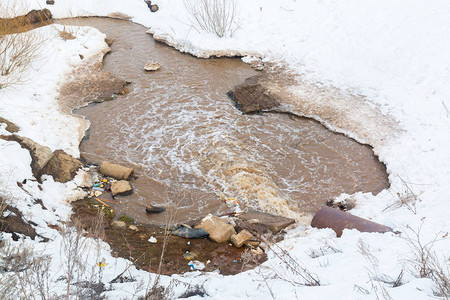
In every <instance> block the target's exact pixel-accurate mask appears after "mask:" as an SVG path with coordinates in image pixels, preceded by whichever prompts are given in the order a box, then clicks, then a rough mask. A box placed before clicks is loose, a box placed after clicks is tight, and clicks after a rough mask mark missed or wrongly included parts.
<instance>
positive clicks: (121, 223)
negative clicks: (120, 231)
mask: <svg viewBox="0 0 450 300" xmlns="http://www.w3.org/2000/svg"><path fill="white" fill-rule="evenodd" d="M111 226H113V227H117V228H126V227H127V223H125V222H124V221H112V222H111Z"/></svg>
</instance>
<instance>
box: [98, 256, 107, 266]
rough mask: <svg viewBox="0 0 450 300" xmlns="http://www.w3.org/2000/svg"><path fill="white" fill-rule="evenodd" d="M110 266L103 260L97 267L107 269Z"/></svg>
mask: <svg viewBox="0 0 450 300" xmlns="http://www.w3.org/2000/svg"><path fill="white" fill-rule="evenodd" d="M107 265H108V264H107V263H106V260H105V259H104V258H103V259H102V261H99V262H97V266H99V267H100V268H102V267H106V266H107Z"/></svg>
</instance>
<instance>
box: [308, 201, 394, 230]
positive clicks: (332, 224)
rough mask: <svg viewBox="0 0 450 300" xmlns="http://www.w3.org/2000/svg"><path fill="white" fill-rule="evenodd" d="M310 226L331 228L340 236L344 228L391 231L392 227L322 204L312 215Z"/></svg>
mask: <svg viewBox="0 0 450 300" xmlns="http://www.w3.org/2000/svg"><path fill="white" fill-rule="evenodd" d="M311 226H312V227H315V228H331V229H333V230H334V231H335V232H336V235H337V236H338V237H340V236H341V235H342V231H343V230H344V229H356V230H359V231H361V232H380V233H384V232H392V228H390V227H388V226H384V225H381V224H378V223H375V222H372V221H369V220H366V219H363V218H360V217H357V216H354V215H352V214H350V213H348V212H345V211H341V210H339V209H336V208H332V207H328V206H322V207H321V208H320V209H319V211H318V212H317V213H316V214H315V215H314V217H313V219H312V221H311Z"/></svg>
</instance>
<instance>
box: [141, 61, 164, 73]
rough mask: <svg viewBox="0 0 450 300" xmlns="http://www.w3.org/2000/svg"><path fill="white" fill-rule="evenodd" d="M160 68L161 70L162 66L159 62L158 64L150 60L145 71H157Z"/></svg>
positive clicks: (145, 66)
mask: <svg viewBox="0 0 450 300" xmlns="http://www.w3.org/2000/svg"><path fill="white" fill-rule="evenodd" d="M160 68H161V65H160V64H159V62H156V61H153V60H148V61H147V62H146V63H145V65H144V70H145V71H157V70H159V69H160Z"/></svg>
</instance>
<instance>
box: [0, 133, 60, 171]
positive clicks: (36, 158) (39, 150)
mask: <svg viewBox="0 0 450 300" xmlns="http://www.w3.org/2000/svg"><path fill="white" fill-rule="evenodd" d="M1 138H2V139H4V140H7V141H12V142H17V143H19V144H20V146H21V147H22V148H24V149H27V150H28V151H29V152H30V156H31V164H30V166H31V171H32V173H33V176H34V177H35V178H36V179H39V178H40V177H41V174H42V169H43V168H44V167H45V165H46V164H47V163H48V162H49V161H50V159H51V158H52V157H53V152H52V150H51V149H50V148H49V147H47V146H42V145H41V144H38V143H36V142H35V141H33V140H32V139H29V138H26V137H22V136H19V135H17V134H12V135H7V136H1Z"/></svg>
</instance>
